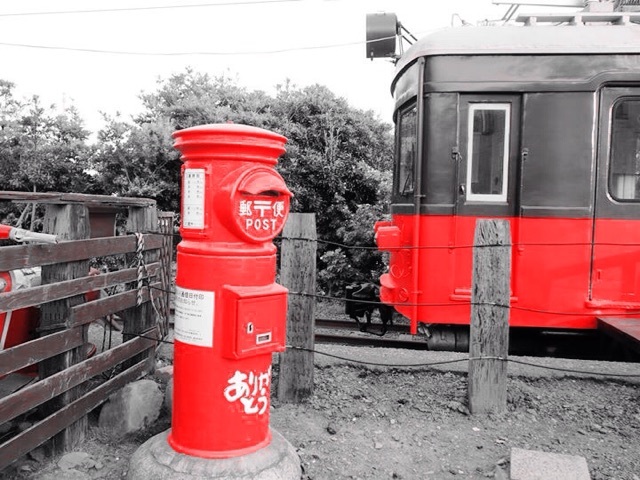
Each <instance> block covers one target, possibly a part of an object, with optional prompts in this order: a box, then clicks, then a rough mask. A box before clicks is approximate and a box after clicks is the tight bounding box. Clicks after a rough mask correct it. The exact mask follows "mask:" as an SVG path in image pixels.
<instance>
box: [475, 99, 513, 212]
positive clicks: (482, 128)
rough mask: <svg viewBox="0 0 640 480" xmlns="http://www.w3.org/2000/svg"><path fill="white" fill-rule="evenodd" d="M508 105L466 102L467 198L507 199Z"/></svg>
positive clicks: (490, 200) (481, 199)
mask: <svg viewBox="0 0 640 480" xmlns="http://www.w3.org/2000/svg"><path fill="white" fill-rule="evenodd" d="M510 107H511V105H510V104H508V103H473V104H470V105H469V124H468V151H467V158H468V159H469V161H468V162H467V179H466V184H467V192H466V198H467V200H471V201H488V202H506V201H507V183H508V173H509V172H508V170H509V134H510V131H509V126H510V122H511V119H510V113H511V111H510Z"/></svg>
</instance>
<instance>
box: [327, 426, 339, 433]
mask: <svg viewBox="0 0 640 480" xmlns="http://www.w3.org/2000/svg"><path fill="white" fill-rule="evenodd" d="M327 432H328V433H329V435H335V434H336V433H337V432H336V429H335V428H333V427H332V426H331V425H329V426H328V427H327Z"/></svg>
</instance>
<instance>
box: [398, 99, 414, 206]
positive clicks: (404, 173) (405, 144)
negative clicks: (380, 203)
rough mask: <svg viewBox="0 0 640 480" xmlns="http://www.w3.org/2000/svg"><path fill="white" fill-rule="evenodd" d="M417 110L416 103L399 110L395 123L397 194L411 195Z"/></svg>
mask: <svg viewBox="0 0 640 480" xmlns="http://www.w3.org/2000/svg"><path fill="white" fill-rule="evenodd" d="M417 137H418V110H417V107H416V105H413V106H411V107H409V108H407V109H404V110H402V111H400V113H399V115H398V120H397V124H396V139H397V152H396V155H397V164H396V165H397V167H396V168H397V171H396V185H395V187H396V192H397V194H398V195H401V196H406V195H413V189H414V186H415V179H414V175H413V171H414V167H415V161H416V151H417V148H418V138H417Z"/></svg>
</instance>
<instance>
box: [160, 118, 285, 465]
mask: <svg viewBox="0 0 640 480" xmlns="http://www.w3.org/2000/svg"><path fill="white" fill-rule="evenodd" d="M173 136H174V138H175V145H174V146H175V147H176V148H177V149H178V150H179V151H180V152H181V153H182V157H181V158H182V160H183V162H184V164H183V166H182V206H181V213H182V221H181V226H180V233H181V236H182V241H181V242H180V243H179V244H178V247H177V275H176V301H175V345H174V389H173V414H172V422H171V423H172V426H171V433H170V435H169V437H168V442H169V445H171V447H172V448H173V449H174V450H175V451H177V452H180V453H184V454H187V455H191V456H196V457H203V458H227V457H234V456H239V455H245V454H248V453H251V452H253V451H255V450H258V449H260V448H263V447H265V446H267V445H268V444H269V442H270V440H271V433H270V430H269V407H270V391H271V389H270V387H271V354H272V353H273V352H275V351H283V350H284V345H285V338H286V336H285V327H286V309H287V290H286V289H285V288H284V287H282V286H280V285H278V284H276V283H275V273H276V247H275V245H274V244H273V242H272V240H273V238H274V237H275V236H276V235H278V233H280V231H281V230H282V228H283V227H284V223H285V221H286V218H287V215H288V213H289V200H290V197H291V192H289V190H288V189H287V187H286V185H285V182H284V180H283V179H282V177H281V176H280V175H279V174H278V173H277V172H276V171H275V169H274V167H275V165H276V163H277V159H278V157H279V156H280V155H282V154H283V153H284V151H285V148H284V145H285V142H286V138H285V137H283V136H281V135H278V134H276V133H273V132H269V131H267V130H263V129H260V128H255V127H249V126H246V125H236V124H215V125H203V126H198V127H192V128H187V129H184V130H179V131H177V132H175V133H174V134H173Z"/></svg>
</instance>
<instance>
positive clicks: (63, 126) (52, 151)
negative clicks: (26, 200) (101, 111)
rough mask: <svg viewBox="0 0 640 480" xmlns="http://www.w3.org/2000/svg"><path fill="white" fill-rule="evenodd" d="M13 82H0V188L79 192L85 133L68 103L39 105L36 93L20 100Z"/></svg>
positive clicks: (85, 180) (84, 182)
mask: <svg viewBox="0 0 640 480" xmlns="http://www.w3.org/2000/svg"><path fill="white" fill-rule="evenodd" d="M13 88H14V85H13V84H12V83H10V82H6V81H0V106H2V117H0V128H1V132H2V135H1V136H0V164H1V167H0V182H1V184H2V186H3V188H4V189H8V190H26V191H63V192H82V191H85V190H86V188H87V186H88V185H89V184H90V177H89V175H88V173H87V172H86V166H87V163H86V161H87V155H88V151H89V149H88V146H87V139H88V137H89V132H88V131H87V130H85V129H84V126H83V122H82V119H81V118H80V116H79V114H78V111H77V110H76V109H75V108H74V107H73V106H72V107H68V108H65V109H64V110H62V111H58V110H57V109H56V107H55V105H51V106H49V107H44V106H43V105H42V103H41V101H40V98H39V97H38V96H36V95H34V96H32V97H31V98H29V99H28V100H23V101H19V100H16V99H15V98H14V97H13Z"/></svg>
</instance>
